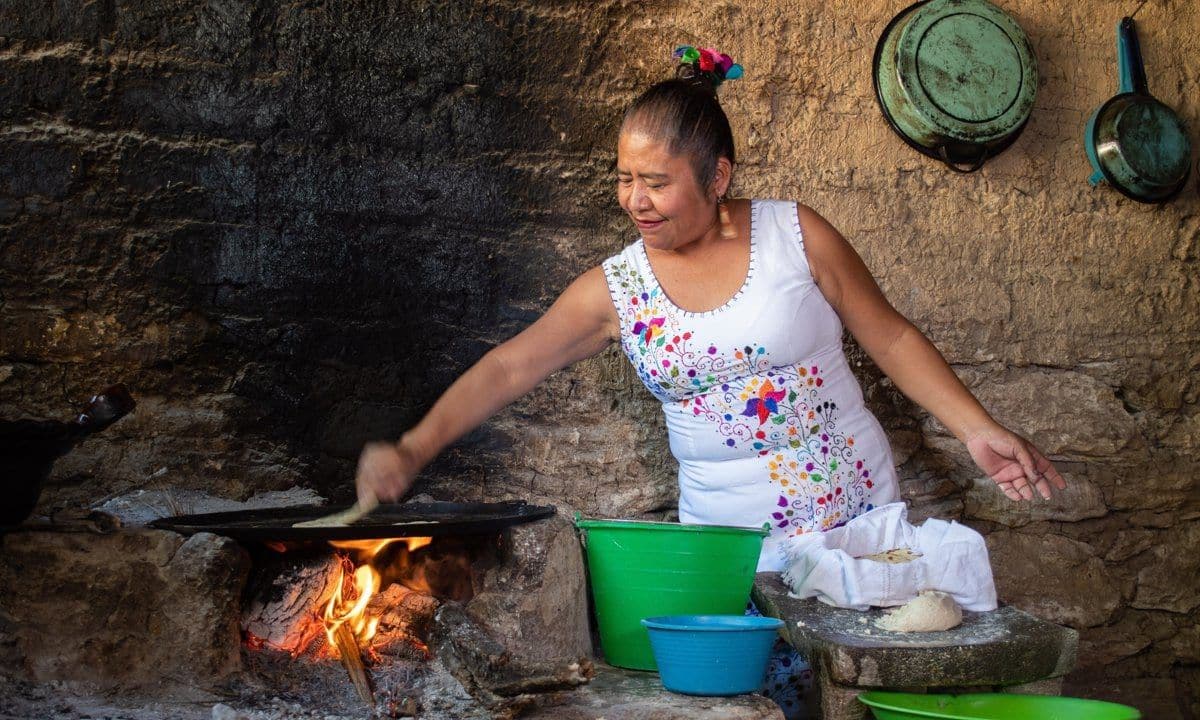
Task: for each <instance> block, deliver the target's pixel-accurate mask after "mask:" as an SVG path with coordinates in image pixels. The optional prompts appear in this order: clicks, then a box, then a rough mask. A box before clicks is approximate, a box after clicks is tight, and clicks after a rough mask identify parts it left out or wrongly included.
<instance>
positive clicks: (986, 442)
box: [798, 205, 1067, 500]
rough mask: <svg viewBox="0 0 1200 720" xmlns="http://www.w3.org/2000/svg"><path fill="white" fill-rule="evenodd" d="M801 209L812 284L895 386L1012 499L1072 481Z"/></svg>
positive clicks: (842, 243) (828, 230) (833, 233)
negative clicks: (1004, 420) (1005, 422)
mask: <svg viewBox="0 0 1200 720" xmlns="http://www.w3.org/2000/svg"><path fill="white" fill-rule="evenodd" d="M798 207H799V215H800V226H801V228H802V230H803V233H804V249H805V252H806V254H807V256H808V261H809V266H810V268H811V269H812V274H813V279H814V280H815V281H816V283H817V286H818V287H819V288H820V289H821V293H822V294H823V295H824V296H825V299H826V300H827V301H829V304H830V305H832V306H833V309H834V310H835V311H836V312H837V314H838V316H839V317H840V318H841V319H842V323H843V324H844V325H845V326H846V329H848V330H849V331H850V334H851V335H853V336H854V339H855V340H857V341H858V344H859V345H860V346H862V348H863V350H865V351H866V353H867V354H868V355H870V356H871V359H872V360H874V361H875V364H876V365H878V366H879V369H880V370H883V372H884V373H886V374H887V376H888V377H889V378H891V379H892V381H893V382H895V383H896V387H898V388H900V390H901V391H902V392H903V393H904V394H905V395H907V396H908V397H909V398H911V399H912V400H913V401H914V402H916V403H917V404H918V405H920V406H921V407H923V408H925V409H926V410H928V411H929V412H930V414H932V415H933V416H934V417H936V418H937V419H938V420H939V421H940V422H941V423H942V424H943V425H945V426H946V427H947V428H948V429H949V430H950V431H951V432H952V433H954V436H955V437H956V438H958V439H959V440H960V441H961V442H962V443H963V444H964V445H966V447H967V450H968V451H969V452H970V453H971V458H972V459H973V460H974V461H975V463H976V464H977V465H979V467H980V468H981V469H983V471H984V472H986V473H987V474H988V475H989V476H990V477H991V478H992V480H994V481H995V482H996V485H998V486H999V487H1000V489H1001V490H1002V491H1003V492H1004V494H1005V495H1007V496H1008V497H1009V498H1011V499H1013V500H1021V499H1026V500H1029V499H1032V498H1033V493H1034V490H1035V489H1036V491H1037V492H1038V493H1039V494H1040V495H1041V496H1042V497H1043V498H1049V497H1050V493H1051V488H1058V489H1059V490H1062V489H1064V488H1066V486H1067V484H1066V481H1065V480H1063V478H1062V476H1061V475H1059V473H1058V471H1057V470H1056V469H1055V468H1054V465H1053V464H1052V463H1051V462H1050V461H1049V460H1048V459H1046V457H1045V456H1044V455H1043V454H1042V453H1041V451H1039V450H1038V449H1037V448H1036V447H1034V445H1033V443H1031V442H1029V441H1028V440H1026V439H1024V438H1022V437H1021V436H1019V435H1017V434H1016V433H1014V432H1012V431H1010V430H1008V429H1007V428H1005V427H1004V426H1002V425H1000V424H999V423H997V422H996V421H995V420H994V419H992V416H991V415H989V414H988V412H987V410H985V409H984V408H983V406H982V405H980V404H979V401H978V400H976V399H975V396H974V395H972V394H971V392H970V391H969V390H967V388H966V386H965V385H963V384H962V381H960V380H959V379H958V376H957V375H955V374H954V371H953V370H951V369H950V365H949V364H948V363H947V362H946V359H945V358H944V357H942V354H941V353H940V352H938V349H937V348H936V347H934V345H933V343H931V342H930V341H929V339H928V338H926V337H925V336H924V335H923V334H922V333H921V331H920V330H918V329H917V328H916V326H914V325H913V324H912V323H911V322H909V321H908V319H906V318H905V317H904V316H903V315H901V314H900V313H899V312H897V311H896V309H895V308H893V307H892V305H891V303H889V302H888V300H887V298H886V297H884V295H883V292H882V291H881V290H880V289H879V286H878V285H877V284H876V283H875V279H874V278H873V277H871V273H870V271H869V270H867V266H866V265H865V264H864V263H863V261H862V258H860V257H859V256H858V253H856V252H855V251H854V248H852V247H850V243H848V242H846V239H845V238H843V237H842V235H841V233H839V232H838V231H837V230H836V229H835V228H834V227H833V226H832V225H830V224H829V223H828V222H827V221H826V220H825V218H823V217H821V216H820V215H818V214H817V213H816V212H815V211H813V210H812V209H811V208H808V207H805V206H803V205H800V206H798Z"/></svg>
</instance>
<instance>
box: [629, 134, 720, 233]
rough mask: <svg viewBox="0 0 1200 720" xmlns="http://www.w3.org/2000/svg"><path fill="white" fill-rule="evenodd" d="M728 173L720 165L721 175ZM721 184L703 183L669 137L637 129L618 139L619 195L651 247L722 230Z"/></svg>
mask: <svg viewBox="0 0 1200 720" xmlns="http://www.w3.org/2000/svg"><path fill="white" fill-rule="evenodd" d="M724 165H725V166H727V165H728V163H727V162H725V163H724ZM724 171H725V168H724V167H722V168H719V169H718V173H717V174H718V176H720V175H721V174H722V172H724ZM718 180H720V177H718ZM724 184H725V185H728V179H727V178H726V179H725V181H724ZM719 185H721V182H716V183H713V184H712V185H710V186H708V187H705V186H702V185H701V184H700V183H699V182H698V181H697V180H696V173H695V171H694V170H693V169H692V164H691V163H690V162H688V159H687V158H686V157H685V156H683V155H673V154H671V152H670V151H669V150H668V148H667V143H666V142H665V141H662V140H660V139H658V138H654V137H651V136H650V135H648V134H646V133H645V132H641V131H639V130H638V129H636V128H634V129H630V130H625V131H622V132H621V136H620V138H619V139H618V140H617V199H618V200H619V201H620V203H621V209H622V210H624V211H625V212H626V213H628V214H629V217H630V218H631V219H632V220H633V223H634V225H636V226H637V229H638V231H639V232H641V234H642V239H643V241H644V242H645V243H646V245H647V247H651V248H654V249H655V250H676V249H678V248H680V247H683V246H684V245H687V244H688V243H690V242H693V241H695V240H698V239H699V238H700V237H702V236H703V235H704V234H705V233H706V232H709V231H714V232H716V231H717V227H718V226H717V211H716V199H717V193H718V192H724V187H717V186H719Z"/></svg>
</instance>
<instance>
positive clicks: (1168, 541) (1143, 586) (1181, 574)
mask: <svg viewBox="0 0 1200 720" xmlns="http://www.w3.org/2000/svg"><path fill="white" fill-rule="evenodd" d="M1197 547H1200V522H1191V523H1187V524H1185V525H1179V526H1176V527H1173V528H1171V529H1170V530H1167V531H1166V532H1164V533H1162V534H1161V535H1160V542H1159V543H1158V544H1156V545H1155V547H1154V549H1153V550H1152V551H1151V552H1152V554H1153V558H1154V560H1153V562H1152V563H1151V564H1150V565H1148V566H1147V567H1144V568H1142V569H1141V571H1139V572H1138V576H1137V592H1136V593H1135V595H1134V597H1133V601H1132V602H1131V603H1130V604H1131V605H1132V606H1133V607H1135V608H1145V609H1148V610H1168V611H1170V612H1177V613H1186V612H1190V611H1191V610H1192V609H1194V608H1195V607H1196V606H1198V605H1200V583H1198V582H1194V580H1195V578H1197V577H1200V554H1197V553H1196V548H1197ZM1181 578H1192V579H1193V582H1180V579H1181Z"/></svg>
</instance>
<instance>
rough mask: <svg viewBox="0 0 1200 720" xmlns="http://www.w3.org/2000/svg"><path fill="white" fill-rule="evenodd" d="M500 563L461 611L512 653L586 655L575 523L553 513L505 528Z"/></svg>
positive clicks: (583, 582)
mask: <svg viewBox="0 0 1200 720" xmlns="http://www.w3.org/2000/svg"><path fill="white" fill-rule="evenodd" d="M500 553H501V561H500V563H499V564H498V565H496V566H495V567H493V568H491V569H489V570H488V571H487V572H485V573H484V575H483V577H482V578H481V579H480V582H479V583H478V585H477V586H476V588H475V596H474V597H473V598H471V600H470V602H468V603H467V605H466V608H465V609H466V612H467V613H468V614H469V615H471V616H472V617H474V618H476V619H477V620H479V621H480V622H481V623H482V624H483V625H484V626H485V627H487V628H488V629H489V630H490V631H491V632H492V633H493V634H494V635H495V637H496V638H497V639H499V640H501V641H502V642H503V643H504V644H505V646H506V647H507V648H508V649H509V650H510V652H512V653H513V654H514V655H515V656H517V657H525V658H529V659H536V660H539V661H541V662H555V661H567V662H571V661H576V660H579V659H580V658H586V657H591V655H592V642H591V636H590V635H589V634H588V607H587V575H586V573H585V571H584V565H583V551H582V548H581V547H580V544H579V538H578V536H577V535H576V532H575V526H574V524H573V523H572V522H571V521H570V520H568V519H567V518H566V517H564V516H563V515H555V516H553V517H550V518H547V519H545V520H541V521H538V522H533V523H526V524H524V525H517V526H515V527H512V528H510V529H509V531H508V533H507V537H506V539H505V542H504V544H503V546H502V547H501V550H500Z"/></svg>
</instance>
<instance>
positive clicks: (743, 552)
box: [575, 516, 767, 670]
mask: <svg viewBox="0 0 1200 720" xmlns="http://www.w3.org/2000/svg"><path fill="white" fill-rule="evenodd" d="M575 525H576V526H577V527H578V528H579V530H580V534H581V536H582V537H583V544H584V547H586V548H587V560H588V573H589V574H590V575H591V583H592V598H593V600H594V601H595V605H596V622H597V624H598V625H599V626H600V645H601V647H602V648H603V649H604V657H605V659H606V660H607V661H608V662H609V663H610V664H612V665H616V666H618V667H623V668H631V669H634V670H656V669H658V666H657V665H655V663H654V653H653V652H652V651H651V650H650V636H649V635H648V634H647V632H646V629H645V628H644V627H642V624H641V621H642V618H647V617H656V616H661V615H740V614H742V613H744V612H745V610H746V601H747V600H748V599H749V598H750V587H751V585H753V584H754V571H755V569H756V568H757V567H758V554H759V552H760V551H761V550H762V542H763V538H764V537H766V535H767V530H765V529H759V528H738V527H725V526H720V525H682V524H679V523H662V522H638V521H633V520H583V519H580V518H579V517H578V516H576V519H575Z"/></svg>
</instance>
